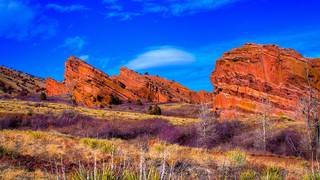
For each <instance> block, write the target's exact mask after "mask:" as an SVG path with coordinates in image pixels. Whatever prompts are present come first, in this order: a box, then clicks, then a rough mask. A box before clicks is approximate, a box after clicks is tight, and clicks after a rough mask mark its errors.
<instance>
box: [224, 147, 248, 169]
mask: <svg viewBox="0 0 320 180" xmlns="http://www.w3.org/2000/svg"><path fill="white" fill-rule="evenodd" d="M227 157H228V159H229V160H230V161H231V163H233V165H236V166H242V165H245V164H246V163H247V155H246V153H245V152H243V151H241V150H240V149H235V150H232V151H229V152H228V153H227Z"/></svg>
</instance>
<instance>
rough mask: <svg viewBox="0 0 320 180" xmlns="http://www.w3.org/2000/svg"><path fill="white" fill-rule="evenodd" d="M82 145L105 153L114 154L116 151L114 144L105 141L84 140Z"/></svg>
mask: <svg viewBox="0 0 320 180" xmlns="http://www.w3.org/2000/svg"><path fill="white" fill-rule="evenodd" d="M80 142H81V143H83V144H86V145H88V146H89V147H91V148H92V149H100V150H101V151H102V152H104V153H112V152H115V151H116V148H115V147H114V145H113V144H111V143H108V142H106V141H103V140H98V139H91V138H83V139H81V140H80Z"/></svg>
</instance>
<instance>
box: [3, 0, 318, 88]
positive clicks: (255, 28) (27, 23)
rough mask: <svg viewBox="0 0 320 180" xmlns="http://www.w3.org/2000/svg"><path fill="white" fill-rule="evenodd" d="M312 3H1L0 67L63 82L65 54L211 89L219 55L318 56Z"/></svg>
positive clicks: (254, 0)
mask: <svg viewBox="0 0 320 180" xmlns="http://www.w3.org/2000/svg"><path fill="white" fill-rule="evenodd" d="M319 8H320V1H319V0H162V1H156V0H90V1H80V0H74V1H68V0H67V1H66V0H60V1H46V0H0V59H1V61H0V65H4V66H7V67H11V68H14V69H18V70H21V71H25V72H27V73H30V74H33V75H37V76H40V77H53V78H55V79H58V80H63V71H64V61H65V60H66V59H67V58H68V57H69V56H70V55H76V56H79V57H81V58H83V59H85V60H86V61H87V62H89V63H90V64H92V65H94V66H96V67H97V68H100V69H102V70H103V71H105V72H106V73H108V74H110V75H114V74H118V73H119V68H120V67H121V66H128V67H129V68H132V69H134V70H137V71H139V72H142V73H143V72H149V74H155V75H160V76H163V77H166V78H168V79H172V80H176V81H178V82H180V83H182V84H183V85H185V86H187V87H189V88H191V89H194V90H200V89H205V90H208V91H211V90H212V85H211V83H210V80H209V76H210V74H211V72H212V70H213V69H214V65H215V61H216V59H218V58H219V57H220V56H221V55H222V53H223V52H226V51H228V50H230V49H232V48H235V47H239V46H241V45H242V44H244V43H246V42H256V43H275V44H278V45H280V46H282V47H290V48H294V49H296V50H298V51H299V52H300V53H301V54H303V55H305V56H307V57H320V13H319Z"/></svg>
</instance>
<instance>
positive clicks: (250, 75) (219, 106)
mask: <svg viewBox="0 0 320 180" xmlns="http://www.w3.org/2000/svg"><path fill="white" fill-rule="evenodd" d="M307 70H308V71H309V72H310V75H309V77H311V81H310V83H311V86H312V87H313V88H314V89H315V90H316V91H317V92H319V90H320V71H319V70H320V59H309V58H304V57H302V56H301V55H300V54H299V53H297V52H296V51H294V50H292V49H283V48H280V47H278V46H275V45H258V44H246V45H244V46H242V47H240V48H236V49H233V50H231V51H229V52H227V53H225V54H224V55H223V56H222V57H221V58H220V59H219V60H218V61H217V63H216V69H215V70H214V71H213V73H212V75H211V82H212V84H213V85H214V87H215V93H214V94H215V95H214V109H215V110H219V111H221V117H222V118H232V117H233V116H235V114H236V113H239V112H242V113H243V112H249V113H262V112H266V111H271V112H273V114H275V115H280V116H281V115H285V116H288V117H291V118H295V117H296V114H297V112H299V101H300V99H301V97H303V96H304V95H305V94H306V91H307V88H308V87H309V86H308V81H307V79H308V78H307Z"/></svg>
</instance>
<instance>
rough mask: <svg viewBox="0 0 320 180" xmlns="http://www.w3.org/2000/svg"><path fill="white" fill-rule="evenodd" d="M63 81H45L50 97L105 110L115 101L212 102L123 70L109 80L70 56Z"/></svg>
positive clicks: (207, 97)
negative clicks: (69, 99) (65, 98)
mask: <svg viewBox="0 0 320 180" xmlns="http://www.w3.org/2000/svg"><path fill="white" fill-rule="evenodd" d="M64 76H65V77H64V78H65V80H64V82H61V83H60V82H57V81H55V80H53V79H51V78H48V79H47V82H46V88H47V94H48V95H49V96H57V95H64V94H69V95H71V97H72V98H73V101H74V102H76V103H77V104H80V105H85V106H89V107H99V106H105V105H107V104H109V103H110V102H111V101H112V98H114V97H116V98H119V99H120V100H122V101H137V100H141V101H144V102H161V103H163V102H189V103H201V102H209V101H212V94H211V93H208V92H205V91H200V92H195V91H191V90H189V89H188V88H186V87H184V86H182V85H181V84H179V83H177V82H174V81H169V80H166V79H164V78H161V77H159V76H150V75H141V74H139V73H137V72H135V71H133V70H130V69H128V68H125V67H122V68H121V69H120V75H118V76H112V77H110V76H109V75H107V74H105V73H104V72H102V71H100V70H98V69H96V68H94V67H92V66H91V65H89V64H87V63H86V62H84V61H82V60H80V59H79V58H76V57H74V56H71V57H70V58H69V59H68V60H67V61H66V63H65V75H64Z"/></svg>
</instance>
